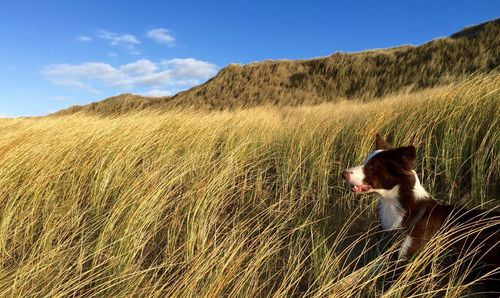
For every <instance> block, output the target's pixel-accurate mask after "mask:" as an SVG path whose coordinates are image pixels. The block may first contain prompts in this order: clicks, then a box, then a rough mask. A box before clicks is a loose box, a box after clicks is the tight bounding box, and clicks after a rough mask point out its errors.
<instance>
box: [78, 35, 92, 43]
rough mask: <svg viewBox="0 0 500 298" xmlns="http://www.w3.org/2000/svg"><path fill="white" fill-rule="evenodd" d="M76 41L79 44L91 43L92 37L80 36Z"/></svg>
mask: <svg viewBox="0 0 500 298" xmlns="http://www.w3.org/2000/svg"><path fill="white" fill-rule="evenodd" d="M76 40H77V41H79V42H91V41H92V37H90V36H86V35H79V36H77V37H76Z"/></svg>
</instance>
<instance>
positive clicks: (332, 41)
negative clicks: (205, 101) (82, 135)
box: [0, 0, 500, 117]
mask: <svg viewBox="0 0 500 298" xmlns="http://www.w3.org/2000/svg"><path fill="white" fill-rule="evenodd" d="M496 17H500V1H481V0H475V1H438V0H434V1H384V0H379V1H313V0H310V1H271V0H268V1H260V0H259V1H256V0H254V1H237V0H233V1H187V0H186V1H108V0H100V1H94V0H86V1H67V0H66V1H50V0H46V1H42V0H40V1H22V0H16V1H5V0H0V90H1V95H0V115H1V116H10V117H15V116H28V115H44V114H47V113H50V112H54V111H57V110H59V109H61V108H65V107H68V106H71V105H75V104H86V103H89V102H92V101H96V100H100V99H103V98H106V97H109V96H112V95H116V94H119V93H125V92H131V93H138V94H145V95H162V94H175V93H176V92H178V91H180V90H184V89H187V88H189V87H191V86H193V85H196V84H199V83H202V82H204V81H206V80H207V79H208V78H210V77H211V76H213V75H214V74H215V73H216V72H217V71H218V70H219V69H220V68H222V67H224V66H225V65H227V64H229V63H249V62H253V61H260V60H265V59H300V58H312V57H318V56H326V55H329V54H331V53H333V52H336V51H343V52H352V51H360V50H364V49H373V48H384V47H392V46H397V45H402V44H413V45H418V44H421V43H424V42H426V41H429V40H431V39H433V38H437V37H443V36H447V35H449V34H451V33H453V32H455V31H458V30H460V29H462V28H463V27H464V26H467V25H471V24H477V23H480V22H483V21H486V20H490V19H493V18H496Z"/></svg>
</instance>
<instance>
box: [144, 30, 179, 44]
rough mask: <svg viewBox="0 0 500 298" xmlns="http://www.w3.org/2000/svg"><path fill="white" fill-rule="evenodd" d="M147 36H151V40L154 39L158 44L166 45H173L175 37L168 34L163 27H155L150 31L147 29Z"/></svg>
mask: <svg viewBox="0 0 500 298" xmlns="http://www.w3.org/2000/svg"><path fill="white" fill-rule="evenodd" d="M146 36H147V37H149V38H151V39H152V40H154V41H156V42H157V43H160V44H165V45H168V46H173V45H174V42H175V37H173V36H172V35H170V31H169V30H168V29H165V28H156V29H153V30H151V31H149V32H148V33H147V34H146Z"/></svg>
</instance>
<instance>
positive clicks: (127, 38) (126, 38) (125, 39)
mask: <svg viewBox="0 0 500 298" xmlns="http://www.w3.org/2000/svg"><path fill="white" fill-rule="evenodd" d="M97 37H99V38H102V39H106V40H109V44H110V45H119V44H140V43H141V42H140V41H139V40H138V39H137V38H136V37H135V36H134V35H132V34H121V35H120V34H118V33H114V32H109V31H106V30H102V29H101V30H99V31H98V33H97Z"/></svg>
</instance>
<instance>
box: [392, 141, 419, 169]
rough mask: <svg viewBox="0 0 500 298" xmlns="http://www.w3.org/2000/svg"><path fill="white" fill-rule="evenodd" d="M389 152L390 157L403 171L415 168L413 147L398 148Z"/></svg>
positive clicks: (415, 151) (415, 152)
mask: <svg viewBox="0 0 500 298" xmlns="http://www.w3.org/2000/svg"><path fill="white" fill-rule="evenodd" d="M391 151H392V155H393V156H394V158H395V159H396V160H397V162H398V163H399V165H400V166H401V167H402V168H403V169H405V170H406V171H411V170H413V168H414V167H415V158H416V157H417V150H416V149H415V146H406V147H399V148H396V149H393V150H391Z"/></svg>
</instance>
